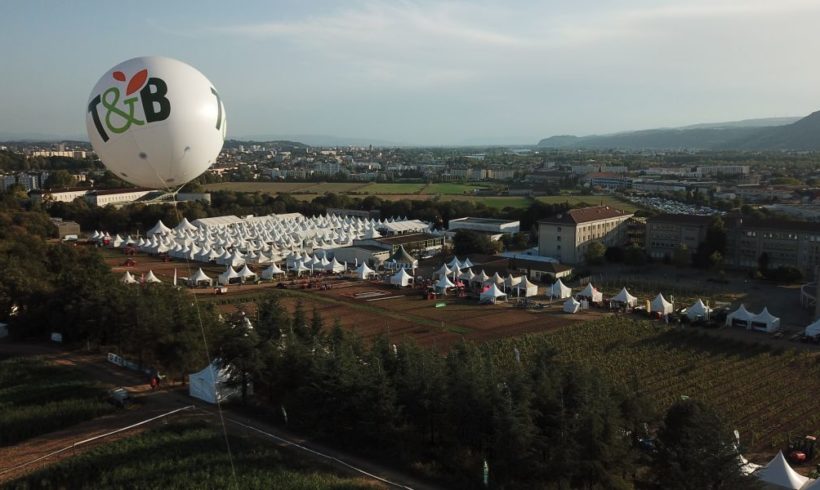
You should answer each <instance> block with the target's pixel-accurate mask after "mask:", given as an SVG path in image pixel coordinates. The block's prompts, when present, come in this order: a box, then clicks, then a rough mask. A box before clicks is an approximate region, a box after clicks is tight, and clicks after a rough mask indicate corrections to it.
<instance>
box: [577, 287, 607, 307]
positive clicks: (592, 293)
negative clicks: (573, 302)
mask: <svg viewBox="0 0 820 490" xmlns="http://www.w3.org/2000/svg"><path fill="white" fill-rule="evenodd" d="M576 296H579V297H581V298H589V300H590V301H592V302H593V303H599V302H600V301H601V300H602V299H603V298H604V295H603V294H602V293H601V292H600V291H598V290H597V289H595V286H593V285H592V283H589V284H587V287H585V288H584V290H583V291H581V292H580V293H578V294H577V295H576Z"/></svg>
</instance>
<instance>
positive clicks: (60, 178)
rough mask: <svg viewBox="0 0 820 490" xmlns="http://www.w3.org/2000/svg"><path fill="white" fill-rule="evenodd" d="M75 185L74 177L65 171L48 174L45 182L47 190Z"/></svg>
mask: <svg viewBox="0 0 820 490" xmlns="http://www.w3.org/2000/svg"><path fill="white" fill-rule="evenodd" d="M75 183H76V181H75V180H74V177H73V176H72V175H71V174H70V173H68V171H67V170H55V171H53V172H51V173H49V175H48V178H47V179H46V182H45V187H46V188H48V189H57V188H63V187H71V186H73V185H74V184H75Z"/></svg>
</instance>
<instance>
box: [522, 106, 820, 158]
mask: <svg viewBox="0 0 820 490" xmlns="http://www.w3.org/2000/svg"><path fill="white" fill-rule="evenodd" d="M538 146H540V147H542V148H588V149H623V150H684V149H685V150H800V151H806V150H820V111H818V112H815V113H813V114H811V115H809V116H807V117H804V118H802V119H800V118H793V117H778V118H766V119H748V120H745V121H734V122H725V123H710V124H696V125H693V126H686V127H682V128H662V129H648V130H643V131H631V132H623V133H615V134H607V135H592V136H581V137H578V136H568V135H563V136H552V137H550V138H545V139H543V140H541V141H539V142H538Z"/></svg>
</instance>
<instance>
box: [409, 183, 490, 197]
mask: <svg viewBox="0 0 820 490" xmlns="http://www.w3.org/2000/svg"><path fill="white" fill-rule="evenodd" d="M486 187H487V186H485V185H480V184H454V183H449V182H440V183H434V184H429V185H427V186H426V187H425V188H424V189H423V190H422V193H424V194H456V195H465V194H466V195H471V194H474V193H475V190H476V189H484V188H486Z"/></svg>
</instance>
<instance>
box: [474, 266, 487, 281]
mask: <svg viewBox="0 0 820 490" xmlns="http://www.w3.org/2000/svg"><path fill="white" fill-rule="evenodd" d="M489 279H490V276H488V275H487V273H486V272H484V269H481V272H479V273H478V274H476V275H475V276H473V279H472V282H477V283H479V284H484V283H485V282H487V281H488V280H489Z"/></svg>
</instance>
